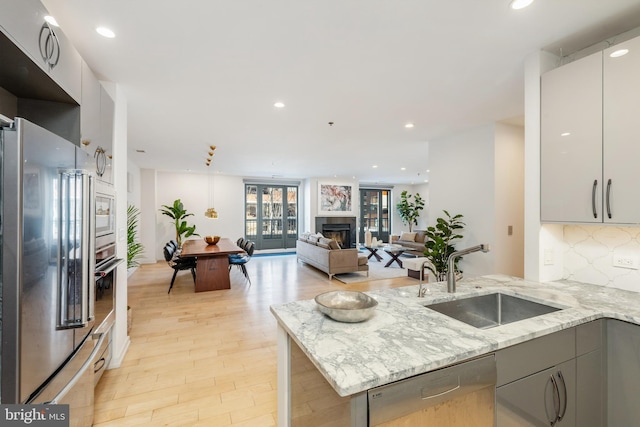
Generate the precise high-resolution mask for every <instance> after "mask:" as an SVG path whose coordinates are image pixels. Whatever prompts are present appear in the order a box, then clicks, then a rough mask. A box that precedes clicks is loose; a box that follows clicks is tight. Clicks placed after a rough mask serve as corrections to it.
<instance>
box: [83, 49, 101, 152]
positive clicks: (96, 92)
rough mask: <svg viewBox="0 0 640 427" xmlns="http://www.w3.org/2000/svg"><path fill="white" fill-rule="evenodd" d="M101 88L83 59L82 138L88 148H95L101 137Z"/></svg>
mask: <svg viewBox="0 0 640 427" xmlns="http://www.w3.org/2000/svg"><path fill="white" fill-rule="evenodd" d="M100 89H101V85H100V82H99V81H98V78H97V77H96V76H95V75H94V74H93V71H92V70H91V68H89V66H88V65H87V64H86V63H85V62H84V61H82V102H81V103H80V140H81V141H82V145H83V146H85V147H86V149H87V150H91V149H92V148H93V150H95V148H96V146H97V145H98V142H99V139H100Z"/></svg>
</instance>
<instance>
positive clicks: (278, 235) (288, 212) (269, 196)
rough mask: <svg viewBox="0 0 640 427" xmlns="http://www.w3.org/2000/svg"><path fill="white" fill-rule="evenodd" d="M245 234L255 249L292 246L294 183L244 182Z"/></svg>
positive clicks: (295, 234)
mask: <svg viewBox="0 0 640 427" xmlns="http://www.w3.org/2000/svg"><path fill="white" fill-rule="evenodd" d="M245 238H247V239H249V240H253V241H254V242H255V243H256V249H289V248H295V246H296V239H297V238H298V187H297V186H289V185H262V184H245Z"/></svg>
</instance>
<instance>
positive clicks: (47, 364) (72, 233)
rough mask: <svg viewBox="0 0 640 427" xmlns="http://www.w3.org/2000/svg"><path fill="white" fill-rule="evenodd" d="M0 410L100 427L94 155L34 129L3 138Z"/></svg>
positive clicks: (14, 124) (5, 132)
mask: <svg viewBox="0 0 640 427" xmlns="http://www.w3.org/2000/svg"><path fill="white" fill-rule="evenodd" d="M0 146H1V152H0V156H1V163H0V172H1V178H2V182H1V187H0V205H1V211H0V212H1V215H2V216H1V218H0V220H1V222H0V237H1V239H2V249H1V250H2V253H1V255H2V269H1V271H0V273H1V275H0V286H1V290H2V292H1V295H2V305H1V308H2V312H1V313H0V320H1V322H2V328H1V334H2V336H1V347H0V357H1V364H0V368H1V370H0V378H1V389H0V402H1V403H3V404H7V403H52V404H55V403H63V404H69V405H70V413H71V414H70V419H71V425H77V426H82V427H84V426H90V425H91V424H92V421H93V364H92V363H91V359H92V357H93V356H92V353H93V350H94V348H96V349H97V347H98V346H99V345H96V343H97V341H99V340H97V339H96V338H98V337H96V336H94V335H93V334H92V328H93V324H94V322H93V303H94V295H93V293H94V264H95V251H94V245H95V237H94V234H95V230H94V228H95V225H94V212H93V210H94V196H93V192H94V190H93V179H94V178H93V174H92V173H91V172H90V171H87V170H83V169H77V165H78V164H80V165H86V164H88V162H87V161H86V154H85V153H84V152H83V151H82V150H80V149H79V148H77V147H76V146H75V145H73V144H72V143H71V142H69V141H67V140H65V139H63V138H60V137H58V136H57V135H55V134H53V133H51V132H49V131H47V130H45V129H43V128H41V127H39V126H37V125H35V124H33V123H30V122H28V121H27V120H24V119H21V118H16V119H15V120H13V121H10V120H6V121H5V126H3V128H2V131H1V133H0Z"/></svg>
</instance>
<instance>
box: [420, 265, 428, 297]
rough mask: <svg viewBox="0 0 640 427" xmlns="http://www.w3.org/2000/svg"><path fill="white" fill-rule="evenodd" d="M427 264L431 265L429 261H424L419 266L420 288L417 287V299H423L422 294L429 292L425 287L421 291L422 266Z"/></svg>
mask: <svg viewBox="0 0 640 427" xmlns="http://www.w3.org/2000/svg"><path fill="white" fill-rule="evenodd" d="M427 264H431V261H429V260H426V261H424V262H423V263H422V265H421V266H420V286H419V287H418V297H419V298H422V297H424V294H425V293H427V291H428V290H429V289H428V288H426V287H425V288H424V289H422V281H423V280H424V266H425V265H427Z"/></svg>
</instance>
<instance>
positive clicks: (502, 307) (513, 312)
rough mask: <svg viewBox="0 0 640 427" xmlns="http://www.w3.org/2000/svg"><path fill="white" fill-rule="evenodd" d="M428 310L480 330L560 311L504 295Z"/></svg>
mask: <svg viewBox="0 0 640 427" xmlns="http://www.w3.org/2000/svg"><path fill="white" fill-rule="evenodd" d="M425 307H426V308H429V309H431V310H435V311H437V312H439V313H442V314H444V315H447V316H449V317H452V318H454V319H456V320H459V321H461V322H464V323H466V324H468V325H471V326H475V327H476V328H479V329H489V328H494V327H496V326H500V325H506V324H507V323H513V322H517V321H519V320H524V319H529V318H531V317H536V316H541V315H543V314H547V313H553V312H554V311H558V310H561V309H560V308H557V307H552V306H550V305H546V304H540V303H537V302H533V301H529V300H526V299H523V298H519V297H514V296H511V295H506V294H501V293H495V294H488V295H479V296H475V297H469V298H461V299H457V300H453V301H447V302H441V303H437V304H431V305H426V306H425Z"/></svg>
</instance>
